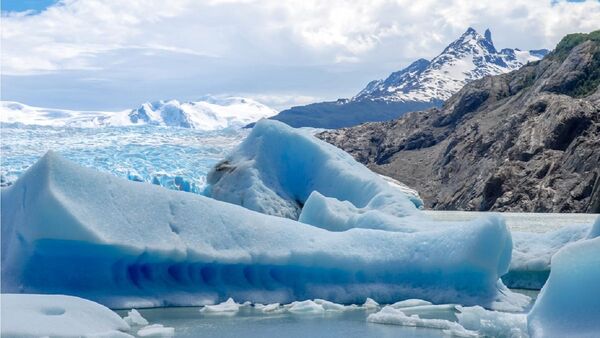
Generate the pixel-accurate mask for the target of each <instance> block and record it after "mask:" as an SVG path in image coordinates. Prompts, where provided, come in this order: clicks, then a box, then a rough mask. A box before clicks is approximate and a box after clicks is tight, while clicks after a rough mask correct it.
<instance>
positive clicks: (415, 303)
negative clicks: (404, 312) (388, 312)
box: [389, 299, 431, 309]
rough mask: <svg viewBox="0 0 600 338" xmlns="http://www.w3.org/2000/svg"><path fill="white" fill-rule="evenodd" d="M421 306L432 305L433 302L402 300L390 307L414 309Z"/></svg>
mask: <svg viewBox="0 0 600 338" xmlns="http://www.w3.org/2000/svg"><path fill="white" fill-rule="evenodd" d="M421 305H431V302H428V301H426V300H422V299H407V300H401V301H399V302H396V303H394V304H391V305H389V306H391V307H393V308H394V309H400V308H403V307H413V306H421Z"/></svg>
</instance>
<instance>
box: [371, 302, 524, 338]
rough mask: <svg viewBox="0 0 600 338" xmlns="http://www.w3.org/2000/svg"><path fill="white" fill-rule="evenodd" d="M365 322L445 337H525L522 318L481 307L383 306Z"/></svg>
mask: <svg viewBox="0 0 600 338" xmlns="http://www.w3.org/2000/svg"><path fill="white" fill-rule="evenodd" d="M367 320H368V321H369V322H373V323H380V324H394V325H404V326H419V327H427V328H433V329H440V330H443V332H444V333H446V334H448V335H452V336H460V337H479V336H484V337H514V338H520V337H523V338H524V337H527V319H526V315H525V314H522V313H507V312H498V311H489V310H486V309H484V308H482V307H480V306H474V307H463V306H460V305H455V304H442V305H419V306H414V307H406V308H393V307H392V306H386V307H384V308H383V309H382V310H381V311H380V312H377V313H374V314H371V315H369V317H367Z"/></svg>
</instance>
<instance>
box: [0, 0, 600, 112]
mask: <svg viewBox="0 0 600 338" xmlns="http://www.w3.org/2000/svg"><path fill="white" fill-rule="evenodd" d="M1 1H2V2H1V4H2V18H1V30H2V37H1V55H0V56H1V69H0V72H1V88H0V94H1V98H2V100H11V101H19V102H23V103H26V104H29V105H34V106H41V107H52V108H66V109H78V110H120V109H126V108H133V107H137V106H139V105H140V104H141V103H143V102H146V101H155V100H160V99H178V100H181V101H193V100H198V99H200V98H202V97H203V96H205V95H216V96H229V95H236V96H246V97H251V98H254V99H256V100H258V101H260V102H262V103H265V104H267V105H269V106H271V107H273V108H275V109H278V110H281V109H285V108H288V107H290V106H294V105H301V104H306V103H311V102H318V101H323V100H335V99H337V98H344V97H351V96H353V95H355V94H356V93H357V92H358V91H360V90H361V89H362V88H363V87H364V86H365V85H366V84H367V83H368V82H369V81H371V80H374V79H379V78H384V77H386V76H387V75H388V74H389V73H391V72H393V71H397V70H399V69H401V68H403V67H405V66H407V65H408V64H410V63H411V62H412V61H414V60H416V59H418V58H427V59H431V58H433V57H435V56H436V55H437V54H439V53H440V52H441V51H442V49H443V48H444V47H445V46H446V45H448V44H449V43H450V42H452V41H453V40H454V39H456V38H457V37H458V36H460V35H461V34H462V33H463V32H464V31H465V30H466V29H467V28H468V27H469V26H471V27H474V28H475V29H477V30H478V31H480V32H481V33H483V31H484V30H485V29H486V28H490V29H491V31H492V34H493V40H494V43H495V45H496V47H497V48H498V49H499V48H505V47H510V48H521V49H539V48H548V49H552V48H553V47H554V46H555V45H556V43H557V42H558V41H559V40H560V38H561V37H562V36H564V35H565V34H568V33H573V32H590V31H592V30H596V29H600V1H598V0H588V1H576V2H569V1H560V0H510V1H500V0H494V1H471V0H437V1H434V0H420V1H414V0H393V1H392V0H368V1H367V0H364V1H356V0H355V1H343V0H330V1H321V0H273V1H270V0H260V1H253V0H202V1H196V0H170V1H163V0H160V1H158V0H156V1H154V0H127V1H122V0H60V1H55V0H38V1H35V0H1Z"/></svg>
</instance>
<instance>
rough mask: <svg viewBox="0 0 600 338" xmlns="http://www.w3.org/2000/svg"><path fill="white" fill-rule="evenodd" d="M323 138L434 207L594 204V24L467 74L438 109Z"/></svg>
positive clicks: (598, 124) (599, 101)
mask: <svg viewBox="0 0 600 338" xmlns="http://www.w3.org/2000/svg"><path fill="white" fill-rule="evenodd" d="M319 137H320V138H322V139H324V140H326V141H328V142H330V143H332V144H334V145H337V146H338V147H340V148H342V149H344V150H346V151H347V152H349V153H350V154H352V155H353V156H354V157H355V158H356V159H357V160H359V161H360V162H363V163H365V164H367V165H368V166H369V167H370V168H371V169H373V170H374V171H376V172H378V173H381V174H383V175H387V176H390V177H392V178H394V179H397V180H399V181H401V182H404V183H406V184H407V185H409V186H411V187H413V188H415V189H416V190H418V191H419V193H420V195H421V197H422V198H423V200H424V202H425V205H426V206H427V207H430V208H434V209H451V210H498V211H535V212H600V31H595V32H592V33H590V34H573V35H568V36H566V37H565V38H563V39H562V40H561V42H560V43H559V44H558V45H557V47H556V49H555V50H554V51H553V52H552V53H550V54H549V55H548V56H546V57H545V58H544V59H543V60H541V61H539V62H532V63H529V64H527V65H525V66H523V67H522V68H521V69H519V70H517V71H513V72H510V73H507V74H502V75H497V76H489V77H485V78H483V79H479V80H475V81H472V82H470V83H468V84H467V85H466V86H464V87H463V88H462V89H461V90H460V91H459V92H458V93H457V94H455V95H453V96H451V97H450V98H449V99H448V100H447V101H446V103H445V104H444V105H443V107H441V108H432V109H430V110H426V111H419V112H412V113H409V114H406V115H405V116H403V117H402V118H400V119H397V120H394V121H388V122H378V123H366V124H363V125H360V126H356V127H353V128H347V129H341V130H336V131H327V132H324V133H321V134H320V135H319Z"/></svg>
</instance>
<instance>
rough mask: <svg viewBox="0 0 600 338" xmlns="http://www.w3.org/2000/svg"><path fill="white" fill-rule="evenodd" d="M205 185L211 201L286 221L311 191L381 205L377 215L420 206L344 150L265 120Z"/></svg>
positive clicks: (360, 203) (353, 202)
mask: <svg viewBox="0 0 600 338" xmlns="http://www.w3.org/2000/svg"><path fill="white" fill-rule="evenodd" d="M208 183H209V184H210V187H209V190H207V191H209V193H210V195H211V196H212V197H214V198H216V199H219V200H222V201H226V202H230V203H234V204H238V205H242V206H244V207H246V208H249V209H251V210H255V211H258V212H261V213H266V214H270V215H275V216H282V217H287V218H291V219H298V217H299V216H300V213H301V212H304V211H303V210H305V209H306V205H305V204H306V203H307V201H308V200H309V197H310V196H311V194H312V193H313V191H317V192H319V193H320V194H321V195H323V196H327V197H330V198H334V199H337V200H340V201H348V203H350V204H351V205H353V206H354V207H356V208H364V207H366V206H367V205H369V204H371V206H372V207H383V208H382V209H384V210H380V211H381V212H385V213H390V214H393V215H395V216H406V215H410V214H413V213H415V212H416V211H417V208H416V206H421V205H422V201H421V200H420V199H418V198H415V196H414V195H413V194H410V193H407V192H405V191H403V190H401V189H398V188H397V187H393V186H391V185H389V184H388V183H387V182H386V181H385V180H384V179H382V178H381V177H380V176H379V175H377V174H375V173H373V172H372V171H370V170H369V169H367V167H365V166H364V165H362V164H360V163H358V162H356V161H355V160H354V159H353V158H352V157H351V156H350V155H348V154H347V153H345V152H344V151H342V150H340V149H338V148H336V147H334V146H332V145H330V144H328V143H325V142H323V141H321V140H319V139H317V138H316V137H314V136H312V135H310V134H308V133H306V132H303V131H299V130H296V129H293V128H291V127H289V126H287V125H285V124H283V123H281V122H278V121H271V120H261V121H259V122H257V123H256V125H255V126H254V128H253V129H252V132H251V133H250V135H249V136H248V137H247V138H246V139H245V140H244V141H243V142H242V143H241V144H240V145H239V147H238V148H237V149H236V150H234V151H233V153H232V154H230V155H229V156H228V157H227V158H226V159H225V160H223V161H222V162H220V163H219V164H217V165H216V166H215V168H214V169H213V170H212V171H211V172H210V173H209V174H208ZM377 200H379V201H385V203H384V204H381V203H379V204H378V202H377ZM303 206H304V207H303ZM315 214H316V213H315ZM304 219H305V220H306V221H309V220H310V219H308V218H307V217H305V218H304ZM310 224H313V223H310Z"/></svg>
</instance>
